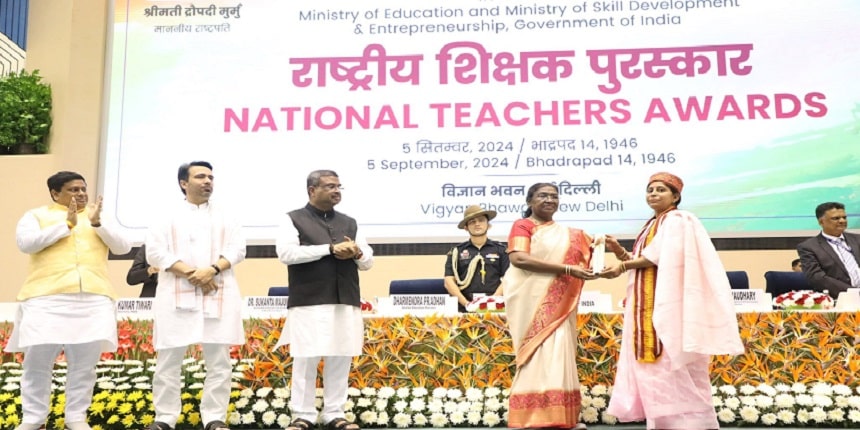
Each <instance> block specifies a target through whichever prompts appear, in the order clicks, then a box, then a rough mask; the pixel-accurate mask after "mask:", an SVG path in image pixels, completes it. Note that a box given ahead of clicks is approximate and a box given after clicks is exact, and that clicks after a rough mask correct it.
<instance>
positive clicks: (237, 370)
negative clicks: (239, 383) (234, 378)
mask: <svg viewBox="0 0 860 430" xmlns="http://www.w3.org/2000/svg"><path fill="white" fill-rule="evenodd" d="M246 370H251V366H248V365H247V364H240V365H238V366H236V367H234V368H233V372H234V373H239V374H241V373H243V372H244V371H246Z"/></svg>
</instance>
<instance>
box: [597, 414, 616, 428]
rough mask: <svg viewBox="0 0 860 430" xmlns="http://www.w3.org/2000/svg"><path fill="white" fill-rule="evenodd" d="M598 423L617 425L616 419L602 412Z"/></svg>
mask: <svg viewBox="0 0 860 430" xmlns="http://www.w3.org/2000/svg"><path fill="white" fill-rule="evenodd" d="M600 421H601V422H603V424H609V425H615V424H617V423H618V418H616V417H615V415H610V414H608V413H607V412H606V411H603V413H601V414H600Z"/></svg>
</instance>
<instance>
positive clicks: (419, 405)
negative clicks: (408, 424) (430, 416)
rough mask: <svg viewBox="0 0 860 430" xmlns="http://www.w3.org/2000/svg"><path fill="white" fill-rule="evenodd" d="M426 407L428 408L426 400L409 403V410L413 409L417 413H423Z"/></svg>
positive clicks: (414, 400) (415, 400)
mask: <svg viewBox="0 0 860 430" xmlns="http://www.w3.org/2000/svg"><path fill="white" fill-rule="evenodd" d="M425 407H427V403H425V402H424V399H412V401H411V402H409V409H412V410H413V411H415V412H421V411H423V410H424V408H425Z"/></svg>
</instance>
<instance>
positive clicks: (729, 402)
mask: <svg viewBox="0 0 860 430" xmlns="http://www.w3.org/2000/svg"><path fill="white" fill-rule="evenodd" d="M723 403H725V405H726V407H727V408H729V409H732V410H735V409H737V408H738V406H740V405H741V401H740V400H738V398H737V397H728V398H726V399H725V400H724V401H723Z"/></svg>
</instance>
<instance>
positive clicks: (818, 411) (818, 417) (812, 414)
mask: <svg viewBox="0 0 860 430" xmlns="http://www.w3.org/2000/svg"><path fill="white" fill-rule="evenodd" d="M809 419H811V420H812V421H815V422H817V423H823V422H824V421H827V412H824V408H821V407H819V406H816V407H814V408H812V410H811V411H809Z"/></svg>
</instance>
